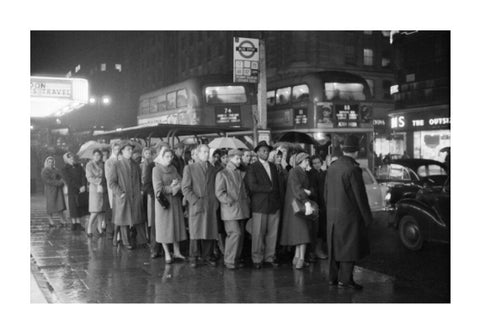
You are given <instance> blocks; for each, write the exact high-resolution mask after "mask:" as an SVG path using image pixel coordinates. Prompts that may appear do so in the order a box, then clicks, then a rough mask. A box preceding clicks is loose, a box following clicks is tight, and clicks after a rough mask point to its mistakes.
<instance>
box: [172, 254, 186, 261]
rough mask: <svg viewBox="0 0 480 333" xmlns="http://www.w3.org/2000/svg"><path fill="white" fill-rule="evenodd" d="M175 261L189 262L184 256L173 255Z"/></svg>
mask: <svg viewBox="0 0 480 333" xmlns="http://www.w3.org/2000/svg"><path fill="white" fill-rule="evenodd" d="M173 259H174V260H180V261H185V260H187V258H185V257H184V256H182V255H173Z"/></svg>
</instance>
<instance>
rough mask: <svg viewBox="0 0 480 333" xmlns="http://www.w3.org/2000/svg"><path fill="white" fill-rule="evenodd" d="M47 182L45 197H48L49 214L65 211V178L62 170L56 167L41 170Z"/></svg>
mask: <svg viewBox="0 0 480 333" xmlns="http://www.w3.org/2000/svg"><path fill="white" fill-rule="evenodd" d="M40 175H41V177H42V180H43V183H44V184H45V198H46V199H47V214H53V213H58V212H61V211H64V210H65V209H66V207H65V200H64V198H63V180H62V178H61V174H60V172H59V171H58V170H57V169H55V168H44V169H43V170H42V172H41V174H40Z"/></svg>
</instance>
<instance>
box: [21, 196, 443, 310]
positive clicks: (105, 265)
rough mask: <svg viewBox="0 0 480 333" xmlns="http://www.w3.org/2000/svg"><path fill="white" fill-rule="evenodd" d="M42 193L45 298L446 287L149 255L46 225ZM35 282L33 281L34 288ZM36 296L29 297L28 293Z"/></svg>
mask: <svg viewBox="0 0 480 333" xmlns="http://www.w3.org/2000/svg"><path fill="white" fill-rule="evenodd" d="M44 200H45V199H44V197H43V196H42V195H34V196H32V197H31V249H30V253H31V271H32V274H33V276H34V277H35V281H36V282H37V285H38V287H39V289H40V290H41V291H42V293H43V295H44V297H45V300H46V301H47V302H49V303H385V302H387V303H404V302H407V303H430V302H449V299H448V298H446V297H445V296H444V295H441V294H438V293H436V292H433V291H432V290H429V289H426V288H423V287H422V286H417V285H416V284H415V283H412V282H411V281H408V280H405V281H404V280H402V279H398V278H394V277H392V276H389V275H386V274H382V273H379V272H375V271H373V270H369V269H366V268H362V267H356V271H355V277H356V280H357V281H358V282H359V283H360V284H362V285H363V286H364V290H363V291H359V292H358V291H350V290H339V289H337V288H335V287H329V286H328V283H327V273H328V269H327V262H326V261H319V262H318V263H315V264H312V265H311V266H310V267H308V268H306V269H304V270H301V271H299V270H296V269H294V268H292V266H291V265H289V264H283V265H281V266H279V267H277V268H264V269H261V270H254V269H253V268H251V267H248V266H247V267H245V268H241V269H239V270H235V271H230V270H227V269H224V268H223V266H222V265H221V262H219V265H218V266H217V267H210V266H207V265H203V266H199V267H198V268H191V267H190V266H189V265H188V263H174V264H171V265H166V264H165V262H164V259H163V258H158V259H150V254H149V250H148V249H147V248H139V249H136V250H134V251H129V250H127V249H124V248H122V247H113V246H112V242H111V240H108V239H107V238H106V237H93V238H88V237H87V236H86V233H85V232H83V231H72V230H70V228H69V227H57V228H49V227H48V220H47V218H46V213H45V210H44V207H45V203H44ZM34 289H35V288H33V287H32V290H31V293H34V292H35V290H34ZM32 302H33V300H32Z"/></svg>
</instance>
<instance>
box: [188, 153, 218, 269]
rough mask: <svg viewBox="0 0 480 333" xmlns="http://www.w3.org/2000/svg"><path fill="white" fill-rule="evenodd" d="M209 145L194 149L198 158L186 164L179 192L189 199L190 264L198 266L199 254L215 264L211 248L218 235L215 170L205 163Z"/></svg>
mask: <svg viewBox="0 0 480 333" xmlns="http://www.w3.org/2000/svg"><path fill="white" fill-rule="evenodd" d="M209 153H210V148H209V147H208V146H207V145H204V144H202V145H200V146H198V148H197V161H196V162H195V163H193V164H189V165H187V166H185V169H184V171H183V178H182V193H183V195H184V197H185V199H186V200H187V201H188V204H189V206H188V208H189V209H188V212H189V216H188V228H189V233H190V265H191V266H192V267H197V265H198V259H199V258H200V257H201V258H202V259H203V260H204V261H206V262H207V263H208V264H209V265H211V266H216V264H217V263H216V261H215V258H214V257H213V248H214V245H215V240H216V239H217V236H218V226H217V209H218V201H217V198H216V196H215V176H216V173H217V171H218V170H217V169H216V168H215V167H214V166H212V165H211V164H210V163H209V162H208V157H209V156H208V155H209Z"/></svg>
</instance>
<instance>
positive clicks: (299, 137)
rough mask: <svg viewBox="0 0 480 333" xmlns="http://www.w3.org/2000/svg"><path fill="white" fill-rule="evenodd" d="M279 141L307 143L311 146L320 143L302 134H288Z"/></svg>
mask: <svg viewBox="0 0 480 333" xmlns="http://www.w3.org/2000/svg"><path fill="white" fill-rule="evenodd" d="M277 141H279V142H292V143H305V144H309V145H317V144H318V143H317V142H316V141H315V140H314V139H313V138H312V137H311V136H310V135H308V134H306V133H302V132H287V133H285V134H283V135H282V136H281V137H280V138H279V139H278V140H277Z"/></svg>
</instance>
